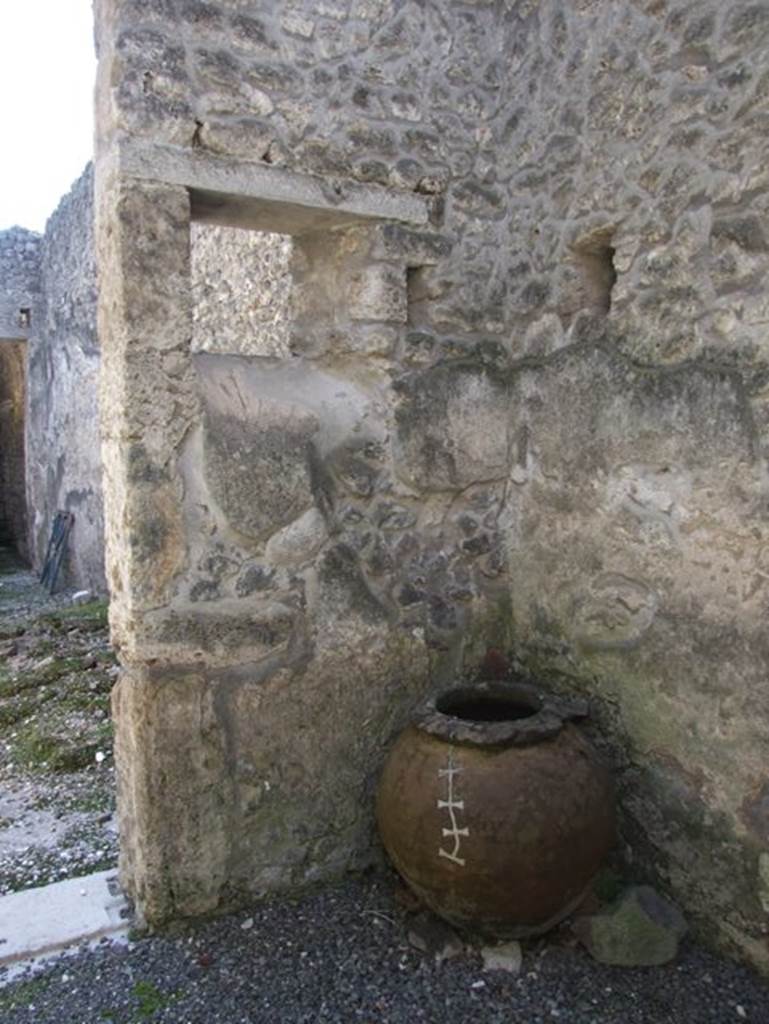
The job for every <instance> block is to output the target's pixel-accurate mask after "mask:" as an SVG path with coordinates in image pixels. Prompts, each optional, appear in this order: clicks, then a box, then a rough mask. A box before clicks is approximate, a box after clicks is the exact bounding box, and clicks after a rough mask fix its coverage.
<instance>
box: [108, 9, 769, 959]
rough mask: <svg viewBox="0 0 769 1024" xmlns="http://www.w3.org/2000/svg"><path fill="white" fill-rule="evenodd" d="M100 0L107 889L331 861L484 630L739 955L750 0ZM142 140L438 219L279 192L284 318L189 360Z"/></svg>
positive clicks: (751, 152)
mask: <svg viewBox="0 0 769 1024" xmlns="http://www.w3.org/2000/svg"><path fill="white" fill-rule="evenodd" d="M96 9H97V36H98V39H99V45H100V71H99V81H100V86H99V90H98V103H97V109H98V127H97V134H98V139H99V147H98V154H97V155H98V158H99V159H98V165H97V181H98V188H97V202H98V207H99V224H100V227H99V231H98V244H99V252H100V273H101V274H102V281H103V282H104V284H105V286H106V287H105V290H104V292H103V296H102V300H101V314H100V315H101V317H102V319H101V324H102V326H103V333H104V344H105V360H107V361H108V366H109V374H105V381H107V382H108V383H105V391H104V400H105V401H104V409H105V416H106V421H105V436H106V439H107V449H106V450H107V461H106V472H107V477H108V487H107V491H108V496H109V507H110V512H109V527H108V535H109V543H110V550H111V557H110V565H111V568H110V579H111V587H112V591H113V607H114V612H113V616H114V618H113V622H114V628H115V635H116V637H117V639H118V641H119V642H120V643H121V644H122V647H123V660H124V666H125V673H124V676H123V679H122V681H121V683H120V685H119V688H118V691H117V695H116V711H117V721H118V755H119V761H120V768H121V776H122V781H121V797H120V803H121V815H122V819H123V838H124V856H123V877H124V880H125V881H126V882H127V884H128V885H129V887H130V888H131V890H132V891H133V893H134V894H135V895H136V897H137V898H138V900H139V903H140V905H141V907H142V908H143V910H144V911H145V913H146V914H147V916H148V917H149V918H150V919H155V920H157V919H162V918H163V917H166V916H170V915H173V914H175V913H176V914H179V913H194V912H199V911H202V910H207V909H211V908H212V907H214V906H216V905H221V904H224V903H226V902H228V901H232V900H234V899H236V898H237V895H238V893H242V892H244V891H246V892H247V891H254V890H256V889H264V888H274V887H278V886H285V885H290V884H297V883H300V882H303V881H307V880H308V879H311V878H315V877H323V876H325V875H328V874H332V873H334V872H335V871H339V870H342V869H343V868H344V867H345V866H347V865H349V864H351V863H360V862H361V860H362V859H365V856H366V855H367V853H366V851H367V849H368V844H369V843H370V838H371V831H370V828H371V820H370V813H369V809H370V803H367V801H369V800H370V793H371V788H372V786H373V782H374V780H375V778H376V770H377V767H378V764H379V763H380V762H381V756H382V752H383V750H384V749H385V747H386V745H387V743H388V742H389V740H390V738H391V736H392V731H393V729H394V728H395V727H396V725H397V723H398V722H399V721H402V720H403V717H404V715H405V714H406V713H407V711H408V709H409V707H410V706H411V705H412V704H413V702H414V700H416V699H417V698H418V696H419V694H420V693H422V692H424V691H425V690H426V689H428V688H430V687H434V686H437V685H440V684H442V683H445V682H446V681H447V680H449V679H450V678H453V677H454V676H455V674H457V673H460V672H471V671H472V670H473V666H474V664H475V662H476V661H477V659H478V658H479V657H480V656H481V655H482V654H483V652H484V651H485V650H486V649H487V648H488V647H503V648H505V649H506V650H507V651H509V653H510V656H511V657H512V658H513V660H514V662H515V663H516V664H517V665H518V666H519V667H520V668H522V669H523V670H525V671H527V672H530V673H531V674H533V675H535V676H537V677H538V678H540V679H544V680H545V681H547V682H549V683H550V684H551V685H554V686H567V687H569V688H571V689H573V690H578V691H580V692H582V693H586V694H588V695H590V696H592V697H593V698H594V701H595V706H596V710H597V712H598V716H599V718H600V720H601V722H602V724H603V726H604V727H605V729H606V731H607V735H608V736H609V739H610V745H611V747H612V749H613V751H614V754H613V756H614V759H615V767H616V771H617V777H618V782H619V789H620V795H621V798H622V806H623V811H624V822H623V838H624V840H625V845H626V847H627V849H628V850H630V851H632V855H633V857H634V858H635V860H636V861H637V862H638V864H639V866H640V869H641V870H645V871H649V870H653V871H654V872H656V874H657V875H658V876H659V878H660V879H661V880H662V881H663V882H664V883H666V884H667V886H668V887H669V888H670V889H671V890H672V892H673V894H674V895H675V896H676V897H677V898H678V899H679V900H680V901H681V902H682V903H683V904H684V906H685V907H686V908H687V910H688V911H689V912H690V914H691V915H692V916H693V917H694V919H695V921H698V922H699V923H700V924H701V925H702V924H704V925H705V926H706V927H707V930H708V932H709V934H710V935H711V936H716V938H717V941H719V942H720V943H721V944H722V945H726V946H729V947H731V948H736V949H739V950H740V951H741V952H742V953H743V955H745V956H747V957H748V958H750V959H752V960H753V962H755V963H756V964H757V965H759V966H761V967H762V968H764V969H766V968H767V967H769V952H768V950H767V939H766V935H767V918H766V913H767V910H768V909H769V890H768V889H767V881H766V880H767V878H769V811H768V810H767V809H768V808H769V795H768V794H769V791H768V790H767V782H766V771H765V765H766V763H767V758H768V756H769V709H768V708H767V703H766V694H765V688H766V683H765V679H766V670H767V649H766V641H765V630H764V622H765V620H766V611H767V593H769V592H768V591H767V588H766V579H767V574H766V572H765V566H764V564H763V563H764V560H765V552H766V550H767V549H768V548H767V540H769V522H768V520H767V476H766V455H767V452H766V448H767V430H768V429H769V424H767V407H766V395H767V381H768V380H769V374H768V371H769V363H768V362H767V344H766V338H767V335H766V322H767V316H766V311H765V308H764V307H765V304H766V298H765V295H766V292H765V289H764V287H763V283H764V280H765V274H766V269H767V259H768V256H767V253H768V252H769V249H768V247H767V241H766V237H765V214H766V205H767V184H768V183H767V180H766V176H767V173H769V172H768V171H767V168H769V161H768V160H767V152H766V149H767V143H766V139H767V134H766V132H765V131H764V128H765V127H766V119H767V116H768V115H769V111H768V110H767V95H769V89H768V88H767V82H769V67H767V65H766V58H765V54H766V46H767V40H768V39H769V5H767V4H766V3H755V2H753V3H750V2H740V3H733V4H728V5H724V4H719V3H716V2H715V0H706V2H704V3H703V2H698V3H696V4H695V3H684V2H679V0H669V2H668V0H637V2H632V0H623V2H620V3H617V2H611V3H610V2H608V0H577V2H575V3H573V4H569V5H564V4H561V3H557V2H556V0H539V2H537V0H518V2H515V0H507V2H503V3H498V2H494V3H491V2H489V3H486V2H476V3H469V2H468V3H464V2H451V3H447V4H421V3H416V2H396V0H335V2H333V3H325V4H322V5H318V4H315V3H310V2H309V0H307V2H304V0H295V2H292V3H290V4H285V5H272V4H267V3H263V2H262V3H260V2H256V0H254V2H247V0H242V2H241V0H239V2H238V3H232V4H227V5H224V4H217V3H213V2H212V3H202V2H193V0H177V2H173V0H153V2H150V3H146V2H142V3H139V2H138V0H100V2H98V3H97V5H96ZM129 152H130V153H133V154H134V164H133V165H132V166H141V167H142V168H144V171H143V174H144V177H143V179H142V180H136V179H135V178H134V177H132V175H131V174H130V173H128V172H126V171H121V163H120V160H121V159H123V157H124V156H125V154H126V153H129ZM120 154H123V156H120ZM136 154H139V156H138V157H137V156H136ZM169 154H177V157H175V158H174V159H176V158H180V157H179V155H180V154H182V155H183V156H184V159H185V160H186V161H187V163H186V164H185V165H184V166H185V167H189V168H192V169H193V170H194V168H195V167H198V168H205V170H206V174H209V176H210V174H212V173H213V171H212V168H214V169H215V168H222V172H221V175H222V176H221V181H222V186H221V192H223V193H224V192H226V191H227V185H226V182H227V181H232V180H233V179H232V177H231V175H230V168H232V167H235V166H237V167H238V168H239V172H238V173H240V174H241V175H243V176H245V177H248V173H249V168H251V171H252V173H253V175H254V177H255V178H258V179H259V180H262V178H260V177H259V176H260V175H262V176H263V174H264V171H265V169H267V170H269V171H271V172H274V179H275V180H276V181H277V180H279V181H281V182H283V181H287V180H290V179H288V178H285V177H281V175H286V174H290V173H291V172H301V173H305V174H310V175H314V176H316V178H317V179H318V180H319V181H320V182H321V188H320V191H321V192H322V193H323V195H324V196H327V197H329V198H328V202H329V203H333V202H336V201H338V202H342V201H343V200H344V199H345V198H346V197H348V196H355V195H356V194H357V193H356V188H362V187H369V188H370V189H371V188H372V187H373V192H372V194H374V193H376V190H377V189H379V191H380V193H381V195H383V196H385V195H387V196H393V195H399V196H403V197H406V196H417V197H420V198H421V199H422V200H423V202H424V209H425V217H426V222H425V223H423V224H421V225H419V226H418V227H415V226H414V225H412V226H410V227H407V226H405V225H404V224H399V223H396V222H395V221H390V222H387V221H385V222H384V223H379V224H377V223H371V224H369V225H365V224H361V225H353V226H347V225H346V224H345V223H344V221H343V220H340V221H338V222H335V223H334V224H333V225H332V226H331V227H330V228H329V229H327V230H322V229H311V228H310V227H306V229H299V230H295V229H292V227H291V225H292V224H294V221H293V220H292V217H293V215H294V214H293V212H291V211H289V210H288V208H287V210H286V215H285V224H286V226H285V228H283V229H281V227H280V224H279V223H275V224H273V226H272V228H271V230H283V232H284V233H286V234H289V233H293V234H294V238H293V246H292V257H291V259H292V264H291V267H292V281H293V285H292V299H291V317H290V319H291V326H290V331H289V335H288V343H287V350H286V347H285V346H284V345H283V344H282V343H281V345H280V346H276V348H275V349H274V350H273V351H271V352H269V353H264V352H263V353H262V354H261V355H260V354H258V352H257V354H254V350H252V354H251V355H244V354H241V355H230V356H227V355H223V354H222V352H224V351H230V349H229V348H227V347H225V346H224V345H223V346H222V348H220V349H219V351H218V353H214V352H209V353H204V352H201V353H199V354H197V355H195V356H194V358H193V356H192V354H191V353H190V351H189V348H190V346H189V338H190V337H191V336H192V326H191V325H192V303H191V301H190V299H189V293H190V269H189V240H188V231H189V228H188V221H189V218H190V215H191V213H192V215H194V214H195V210H196V208H198V207H199V204H200V199H199V197H198V196H197V194H196V192H195V189H194V188H193V191H192V196H191V199H190V196H189V195H188V193H187V190H186V189H185V188H184V187H182V186H181V185H180V184H178V183H174V182H173V181H165V179H164V173H165V172H164V170H163V168H165V167H168V166H169V159H170V157H169ZM153 167H154V168H155V169H156V170H155V179H154V180H153V176H152V172H151V170H146V169H147V168H150V169H151V168H153ZM190 173H192V171H191V172H190ZM335 197H336V198H335ZM190 202H191V203H192V206H191V207H190ZM196 204H198V205H197V206H196ZM201 208H202V207H201ZM209 208H210V207H209ZM273 220H275V221H279V220H280V217H279V211H278V213H277V214H276V215H275V217H274V218H273ZM396 220H397V218H396ZM185 296H186V297H185ZM227 344H229V343H227ZM239 351H241V353H243V352H245V351H247V350H239ZM150 382H151V384H150ZM151 385H152V386H151ZM158 385H160V386H158ZM152 387H154V391H153V390H152ZM151 395H152V396H154V397H153V400H152V401H151V400H150V396H151ZM158 396H160V397H158ZM406 666H409V667H408V668H406ZM182 752H183V753H182ZM332 821H333V822H335V824H334V825H332V824H331V822H332Z"/></svg>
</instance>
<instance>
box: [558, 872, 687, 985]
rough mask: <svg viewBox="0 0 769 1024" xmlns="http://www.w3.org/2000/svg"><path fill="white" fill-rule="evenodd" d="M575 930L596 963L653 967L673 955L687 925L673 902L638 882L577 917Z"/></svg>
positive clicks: (666, 961)
mask: <svg viewBox="0 0 769 1024" xmlns="http://www.w3.org/2000/svg"><path fill="white" fill-rule="evenodd" d="M575 931H576V933H577V935H578V937H579V939H580V941H581V942H582V943H583V944H584V946H585V947H586V949H587V951H588V952H589V953H590V955H591V956H592V957H593V958H594V959H595V960H598V961H599V962H600V963H603V964H611V965H614V966H617V967H656V966H660V965H662V964H666V963H669V962H670V961H671V960H673V959H675V957H676V954H677V953H678V943H679V941H680V940H681V939H682V938H683V937H684V935H685V934H686V931H687V925H686V921H685V920H684V918H683V915H682V914H681V912H680V911H679V910H678V908H677V907H676V906H674V905H673V904H672V903H669V902H668V901H667V900H665V899H663V898H662V897H661V896H660V895H659V894H658V893H657V892H655V890H654V889H652V888H651V886H648V885H638V886H632V887H631V888H629V889H627V890H626V891H625V892H624V893H623V894H622V895H621V896H620V897H619V899H617V900H616V901H615V902H614V903H613V904H612V905H611V906H610V907H608V908H607V909H606V910H605V911H603V912H602V913H600V914H594V915H592V916H591V917H583V918H579V919H578V920H577V922H576V924H575Z"/></svg>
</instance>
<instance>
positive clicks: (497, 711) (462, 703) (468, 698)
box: [435, 687, 542, 722]
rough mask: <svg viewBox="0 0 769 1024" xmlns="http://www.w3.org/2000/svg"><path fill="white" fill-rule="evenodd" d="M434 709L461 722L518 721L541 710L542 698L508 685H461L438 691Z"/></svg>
mask: <svg viewBox="0 0 769 1024" xmlns="http://www.w3.org/2000/svg"><path fill="white" fill-rule="evenodd" d="M435 709H436V711H439V712H440V713H441V714H442V715H448V716H449V717H450V718H456V719H459V720H460V721H462V722H520V721H522V720H523V719H525V718H531V717H532V716H533V715H536V714H538V713H539V712H540V711H541V710H542V699H541V698H540V697H539V696H537V695H536V694H533V693H524V692H522V691H521V690H517V691H512V690H511V688H509V687H504V688H503V687H489V688H488V689H486V690H483V691H479V690H478V689H477V688H470V687H461V688H459V689H456V690H449V691H448V692H447V693H444V694H441V695H440V696H439V697H438V698H437V700H436V702H435Z"/></svg>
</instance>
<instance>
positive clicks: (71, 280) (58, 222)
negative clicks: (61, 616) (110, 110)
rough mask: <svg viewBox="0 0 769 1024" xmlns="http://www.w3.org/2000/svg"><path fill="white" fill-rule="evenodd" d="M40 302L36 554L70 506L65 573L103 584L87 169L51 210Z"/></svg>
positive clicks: (89, 584) (35, 346) (31, 410)
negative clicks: (59, 513)
mask: <svg viewBox="0 0 769 1024" xmlns="http://www.w3.org/2000/svg"><path fill="white" fill-rule="evenodd" d="M41 292H42V295H41V301H40V304H39V308H38V309H37V310H36V313H35V318H34V322H33V326H32V332H31V335H30V340H29V371H28V378H29V399H28V422H27V495H28V506H29V518H30V535H31V541H32V557H33V562H34V565H35V567H36V568H38V569H39V568H40V567H41V566H42V562H43V559H44V557H45V551H46V546H47V543H48V538H49V536H50V532H51V525H52V523H53V518H54V516H55V514H56V512H57V511H58V510H59V509H62V510H66V511H68V512H72V513H73V514H74V517H75V518H74V524H73V528H72V533H71V534H70V539H69V544H68V554H67V558H66V561H65V563H64V565H63V567H62V579H63V581H64V582H66V583H68V584H70V585H71V586H77V587H84V588H88V589H91V590H93V591H95V592H102V591H103V590H104V589H105V580H104V521H103V511H102V494H101V453H100V439H99V418H98V375H99V346H98V339H97V336H96V270H95V259H94V245H93V173H92V170H91V169H90V167H89V168H87V169H86V171H85V172H84V174H83V176H82V177H81V178H80V179H79V180H78V181H77V182H76V183H75V185H74V186H73V187H72V190H71V191H70V193H69V194H68V195H67V196H65V197H64V199H62V201H61V203H60V204H59V207H58V208H57V210H56V211H55V212H54V213H53V214H52V216H51V217H50V218H49V220H48V223H47V225H46V230H45V235H44V237H43V240H42V246H41Z"/></svg>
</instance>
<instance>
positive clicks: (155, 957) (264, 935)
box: [0, 875, 769, 1024]
mask: <svg viewBox="0 0 769 1024" xmlns="http://www.w3.org/2000/svg"><path fill="white" fill-rule="evenodd" d="M394 890H395V885H394V882H393V879H392V877H391V876H389V875H386V876H383V875H373V876H371V877H368V878H364V879H354V880H349V881H346V882H345V883H343V884H342V885H340V886H337V887H333V888H328V889H325V890H323V891H321V892H319V893H316V894H314V895H311V896H307V897H305V898H304V899H301V900H293V901H292V900H286V899H282V900H272V901H269V902H266V903H262V904H260V905H259V906H256V907H253V908H251V909H250V910H249V911H247V912H242V913H240V914H238V915H233V916H229V917H224V918H220V919H218V920H215V921H209V922H207V923H205V924H203V925H200V926H198V927H196V928H195V929H194V930H191V931H188V932H186V933H183V934H177V935H175V936H161V937H154V938H147V939H143V940H140V941H136V942H133V943H131V944H130V945H129V946H128V947H122V948H121V947H118V946H108V945H106V944H105V945H104V946H103V947H102V948H100V949H97V950H95V951H92V952H84V953H80V954H78V955H77V956H75V957H69V958H65V959H59V960H58V961H56V962H54V963H53V964H52V965H51V966H49V967H47V968H46V969H45V970H44V971H43V972H42V973H40V974H37V975H36V976H34V977H32V978H31V979H24V978H21V979H18V980H16V981H15V982H13V983H11V984H10V985H8V986H7V987H5V988H0V1020H2V1021H3V1024H94V1022H97V1021H111V1022H113V1024H129V1022H130V1024H141V1022H142V1021H155V1022H160V1021H167V1022H171V1021H173V1022H178V1024H182V1022H187V1024H219V1022H221V1024H273V1022H274V1024H300V1022H302V1024H322V1022H332V1021H333V1022H345V1024H347V1022H356V1021H359V1022H362V1024H414V1022H417V1021H426V1022H435V1024H438V1022H446V1024H464V1022H470V1021H481V1022H483V1024H729V1022H732V1021H733V1022H735V1024H738V1022H740V1021H750V1022H753V1024H766V1022H767V1021H769V988H767V987H766V985H765V984H764V983H763V982H761V981H759V980H758V979H757V978H755V977H754V976H753V975H752V974H751V973H750V972H749V971H748V970H747V969H746V968H743V967H738V966H735V965H734V964H731V963H728V962H726V961H722V960H719V959H717V958H715V957H713V956H711V955H709V954H707V953H705V952H703V951H702V950H700V949H697V948H696V947H693V946H685V947H684V949H683V951H682V953H681V956H680V957H679V959H678V961H677V962H676V963H675V964H672V965H669V966H667V967H662V968H645V969H636V970H623V969H619V968H609V967H603V966H601V965H599V964H596V963H594V962H593V961H591V960H590V958H589V957H588V956H587V954H586V953H585V952H584V951H583V950H582V949H581V948H579V947H578V946H576V945H575V944H574V942H573V940H572V939H571V936H570V932H569V931H568V930H567V929H566V928H562V929H560V930H559V931H558V932H556V933H555V936H554V937H551V938H549V939H548V940H547V941H546V942H543V941H540V942H537V943H532V944H529V945H528V946H526V948H525V950H524V960H523V968H522V971H521V973H520V974H519V975H517V976H512V975H510V974H508V973H506V972H503V971H484V970H483V968H482V965H481V960H480V957H479V955H478V953H477V952H476V951H474V950H472V949H469V950H468V951H466V952H465V953H464V954H462V955H460V956H459V957H457V958H455V959H452V960H449V961H445V962H443V963H436V962H435V961H433V960H431V959H429V958H428V957H426V956H423V955H422V954H419V953H417V952H416V951H415V950H413V949H411V948H410V947H409V945H408V942H407V939H406V927H405V925H406V921H407V914H406V912H405V911H404V910H403V909H402V907H401V906H400V905H399V903H398V902H397V901H396V900H395V899H394Z"/></svg>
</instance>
